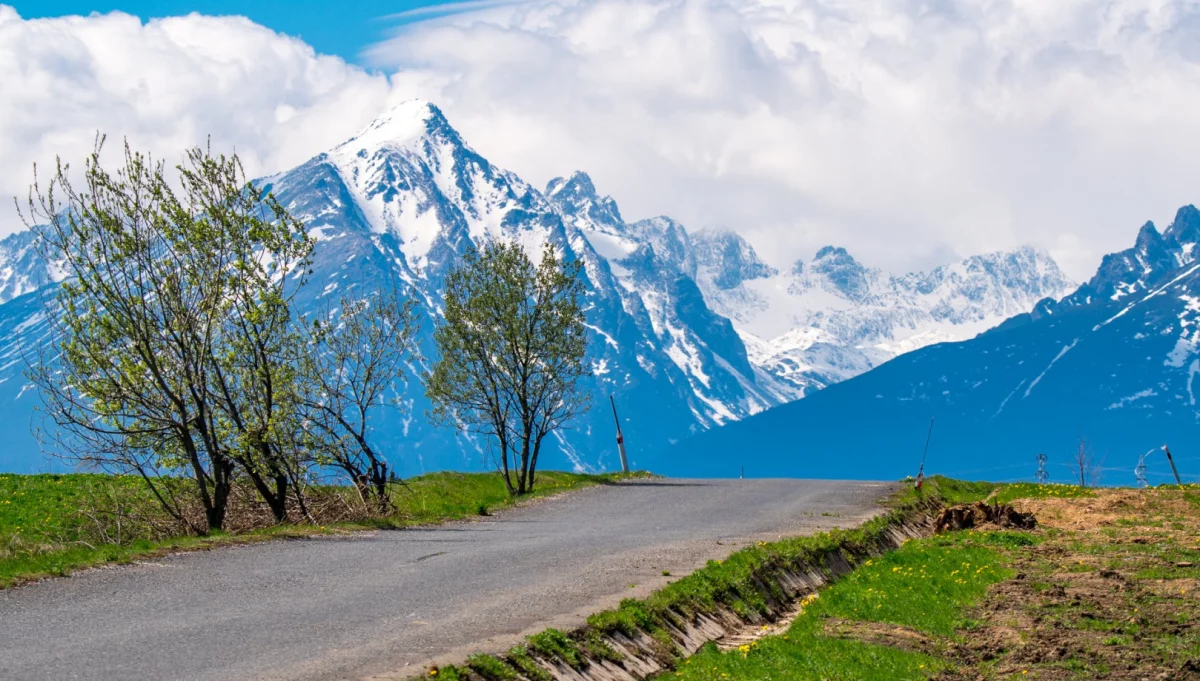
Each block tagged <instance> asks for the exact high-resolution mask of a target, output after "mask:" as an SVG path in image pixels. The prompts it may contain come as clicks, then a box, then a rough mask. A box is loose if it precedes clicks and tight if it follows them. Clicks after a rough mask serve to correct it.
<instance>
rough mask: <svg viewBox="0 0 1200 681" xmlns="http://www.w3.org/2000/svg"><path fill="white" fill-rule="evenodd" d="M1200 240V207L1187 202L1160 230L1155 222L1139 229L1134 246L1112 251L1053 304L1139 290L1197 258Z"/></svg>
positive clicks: (1084, 301)
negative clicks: (1074, 288)
mask: <svg viewBox="0 0 1200 681" xmlns="http://www.w3.org/2000/svg"><path fill="white" fill-rule="evenodd" d="M1197 243H1200V211H1198V210H1196V207H1195V206H1191V205H1188V206H1184V207H1182V208H1180V209H1179V210H1178V211H1177V212H1176V213H1175V219H1174V220H1173V221H1172V222H1171V225H1170V226H1169V227H1167V229H1166V231H1165V232H1162V233H1160V232H1159V231H1158V228H1157V227H1155V226H1154V223H1153V222H1147V223H1146V224H1144V225H1142V228H1141V229H1140V230H1138V235H1137V240H1136V241H1135V242H1134V245H1133V247H1131V248H1127V249H1125V250H1123V251H1118V252H1116V253H1110V254H1108V255H1106V256H1104V258H1103V259H1102V260H1101V261H1100V267H1099V268H1098V269H1097V270H1096V274H1095V275H1093V276H1092V278H1091V279H1090V280H1088V282H1087V283H1086V284H1084V285H1083V286H1080V287H1079V289H1078V290H1077V291H1076V292H1075V293H1073V294H1071V295H1070V296H1068V297H1066V298H1064V299H1063V300H1062V301H1060V302H1059V303H1057V304H1055V305H1052V306H1050V309H1051V310H1053V309H1055V308H1057V307H1059V306H1067V307H1074V306H1076V305H1087V304H1090V303H1092V302H1094V301H1097V300H1120V299H1121V298H1124V297H1126V296H1129V295H1132V294H1135V293H1140V292H1142V291H1145V290H1147V289H1148V288H1150V287H1152V286H1154V285H1155V284H1156V283H1157V282H1159V281H1161V280H1162V278H1163V277H1165V276H1166V275H1167V274H1168V273H1169V272H1171V271H1173V270H1175V269H1176V268H1178V267H1180V266H1183V265H1186V264H1188V263H1191V262H1194V261H1195V260H1196V257H1197V255H1200V254H1198V253H1197V252H1196V244H1197Z"/></svg>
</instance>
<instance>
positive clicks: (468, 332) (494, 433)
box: [425, 242, 589, 495]
mask: <svg viewBox="0 0 1200 681" xmlns="http://www.w3.org/2000/svg"><path fill="white" fill-rule="evenodd" d="M579 273H580V264H579V262H578V261H575V262H570V263H568V262H565V261H564V260H563V259H562V258H561V257H560V256H559V254H558V252H557V250H556V249H555V248H554V246H553V245H548V246H547V247H546V249H545V250H544V251H543V253H542V258H541V262H540V263H539V264H537V265H534V264H533V262H532V261H531V260H530V259H529V256H527V255H526V254H525V252H524V251H523V250H522V249H521V247H520V246H519V245H517V244H513V243H505V242H494V243H491V244H488V245H487V246H486V247H485V248H484V250H483V251H482V252H481V253H477V252H471V253H468V254H467V256H466V257H465V258H464V260H463V262H462V264H461V265H460V266H459V267H457V268H455V269H454V270H453V271H452V272H451V273H450V274H449V276H448V277H447V278H446V293H445V314H444V320H443V321H442V322H441V323H440V324H438V326H437V328H436V329H435V331H434V341H435V342H436V344H437V347H438V350H439V352H440V357H439V359H438V361H437V363H436V364H435V365H434V367H433V371H432V373H431V374H430V375H429V377H428V379H427V380H426V384H425V390H426V394H427V395H428V396H429V398H430V400H431V401H432V403H433V409H432V416H433V417H434V418H435V419H436V420H439V421H441V422H443V423H449V424H452V425H455V426H457V427H462V428H466V429H468V430H471V431H473V432H476V433H480V434H483V435H485V436H487V437H489V438H490V439H491V440H492V441H493V443H494V444H495V445H496V446H497V449H498V451H499V456H498V463H499V468H500V470H501V472H502V473H503V475H504V481H505V484H506V485H507V486H508V491H509V493H510V494H513V495H518V494H524V493H526V492H528V491H531V490H532V489H533V486H534V484H535V481H536V479H537V461H538V456H539V454H540V452H541V448H542V443H543V440H544V439H545V437H546V436H547V435H549V434H550V433H552V432H554V431H556V430H558V429H560V428H562V427H563V426H564V425H565V424H567V423H568V422H569V421H570V420H571V419H573V418H575V417H576V416H578V415H579V414H581V413H583V412H584V411H586V409H587V407H588V404H589V402H588V395H587V393H586V391H585V390H584V389H583V388H582V387H581V386H580V385H579V379H580V378H582V377H583V376H584V375H585V365H584V356H585V354H586V352H587V335H586V331H587V327H586V326H585V323H584V315H583V308H582V307H581V305H580V298H581V297H582V294H583V281H582V279H581V278H580V274H579Z"/></svg>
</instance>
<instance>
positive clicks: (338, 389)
mask: <svg viewBox="0 0 1200 681" xmlns="http://www.w3.org/2000/svg"><path fill="white" fill-rule="evenodd" d="M418 328H419V326H418V323H417V317H416V305H415V303H414V302H413V301H412V300H405V299H403V298H402V297H401V295H400V289H399V287H398V286H397V285H396V284H395V283H394V282H393V283H392V284H391V285H389V286H388V287H386V288H385V289H383V290H382V291H380V292H379V293H377V294H374V295H372V296H371V297H369V298H363V299H350V298H346V297H343V298H342V299H341V300H340V301H339V303H338V306H337V307H336V308H334V309H333V310H329V309H327V310H325V311H324V312H323V314H322V315H321V316H319V317H318V318H316V319H315V320H314V321H313V324H312V338H311V341H310V343H309V346H308V350H307V351H306V352H305V354H304V356H303V357H302V359H301V362H300V366H301V367H302V372H303V376H304V380H303V384H304V386H305V387H306V390H307V392H306V394H305V396H304V398H303V405H304V407H305V409H306V413H307V415H308V421H309V424H310V425H309V430H310V431H311V432H312V433H313V434H314V435H315V436H316V437H317V438H318V441H317V442H315V443H314V445H313V449H314V451H316V452H318V453H319V456H318V462H319V463H321V464H326V465H332V466H336V467H337V468H340V469H341V470H342V471H344V472H345V473H346V474H347V475H348V476H349V477H350V480H351V481H352V482H353V483H354V485H355V486H356V487H357V488H358V491H359V494H360V495H361V496H362V499H363V501H364V502H367V503H370V501H371V498H372V496H374V499H375V501H376V503H377V504H378V506H379V508H380V510H381V511H385V512H386V511H387V510H388V509H389V508H390V506H391V501H390V499H389V497H388V481H389V478H390V475H389V474H390V473H391V470H392V469H391V468H389V466H388V460H387V457H386V456H385V455H384V453H383V452H381V451H379V450H378V449H377V448H376V446H375V445H373V444H372V443H371V437H370V430H371V429H370V421H371V418H372V416H373V415H374V414H376V413H377V412H378V411H379V410H380V408H381V407H387V406H392V407H395V406H397V403H398V400H397V399H391V400H387V399H385V396H386V394H387V392H388V391H389V390H392V389H394V387H395V385H396V384H397V382H399V381H401V380H403V379H404V366H405V361H406V360H407V359H410V358H412V357H413V356H415V355H416V347H415V344H414V339H415V337H416V334H417V330H418Z"/></svg>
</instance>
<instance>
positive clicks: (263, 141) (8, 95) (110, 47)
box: [0, 5, 391, 236]
mask: <svg viewBox="0 0 1200 681" xmlns="http://www.w3.org/2000/svg"><path fill="white" fill-rule="evenodd" d="M390 93H391V85H390V83H389V81H388V79H387V78H386V77H383V76H380V75H371V74H368V73H367V72H365V71H364V70H362V69H361V68H358V67H355V66H349V65H347V64H346V63H345V62H343V61H342V60H341V59H339V58H337V57H329V56H323V55H316V54H314V53H313V50H312V48H311V47H309V46H308V45H306V44H305V43H303V42H302V41H299V40H296V39H293V38H289V37H287V36H283V35H280V34H277V33H275V32H273V31H271V30H269V29H267V28H264V27H262V26H259V25H257V24H254V23H253V22H251V21H249V20H248V19H245V18H239V17H206V16H200V15H196V14H192V15H189V16H186V17H176V18H169V19H162V20H154V21H150V22H148V23H144V24H143V23H142V22H141V21H140V20H139V19H137V18H136V17H132V16H129V15H126V14H120V13H113V14H108V15H92V16H89V17H65V18H59V19H42V20H24V19H22V18H20V17H19V16H18V15H17V13H16V11H15V10H13V9H12V8H11V7H6V6H3V5H0V196H3V204H0V236H2V235H4V234H6V233H8V232H11V231H13V230H15V229H17V228H19V227H20V223H19V221H18V220H17V218H16V214H15V211H14V210H13V209H12V199H11V197H12V196H14V195H17V196H19V197H21V198H24V196H25V195H26V192H27V191H28V186H29V183H30V181H31V180H32V166H33V164H34V163H35V162H36V163H38V164H39V166H43V167H45V166H49V165H51V164H52V163H53V162H54V158H55V155H61V156H62V157H63V159H64V160H66V161H68V162H74V163H76V164H78V163H80V162H81V161H82V159H83V158H84V156H85V155H86V154H87V153H88V152H89V151H91V149H92V145H93V141H94V137H95V135H96V132H97V131H102V132H104V133H105V134H107V135H108V136H109V138H110V140H109V144H112V143H113V142H117V143H118V144H119V142H120V138H122V137H125V136H127V137H128V138H129V140H130V142H131V143H132V144H133V145H134V146H135V147H136V148H139V149H149V150H152V151H154V152H155V153H156V154H158V155H159V156H160V157H161V158H163V159H164V160H166V161H168V162H169V163H175V162H178V161H179V160H180V158H181V155H182V152H183V149H184V148H186V147H187V146H190V145H194V144H200V143H203V142H204V141H205V138H206V137H207V136H208V135H212V139H213V144H214V145H215V146H216V147H218V148H219V149H220V150H222V151H227V150H231V149H236V150H237V151H238V153H239V155H240V156H241V157H242V159H243V162H244V163H245V164H246V166H247V170H248V171H250V172H252V173H265V172H272V171H275V170H281V169H284V168H287V167H290V166H292V165H296V164H298V163H301V162H303V161H304V160H306V159H308V158H310V157H311V156H313V155H314V154H316V153H318V152H319V151H321V150H323V149H325V148H328V147H331V146H333V145H334V144H337V143H338V142H341V141H342V140H344V139H345V138H346V137H348V136H349V135H350V134H352V132H353V131H354V130H355V129H356V128H358V127H359V126H361V125H363V124H365V123H366V122H369V121H370V120H371V118H373V117H374V116H375V115H376V114H377V113H378V112H379V111H380V110H382V109H383V108H384V107H385V106H387V104H388V97H389V95H390ZM111 151H113V156H114V157H115V156H116V149H115V148H113V149H112V150H111Z"/></svg>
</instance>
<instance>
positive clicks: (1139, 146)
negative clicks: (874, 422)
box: [0, 0, 1200, 280]
mask: <svg viewBox="0 0 1200 681" xmlns="http://www.w3.org/2000/svg"><path fill="white" fill-rule="evenodd" d="M93 3H95V4H93ZM498 4H503V5H506V6H505V7H497V6H496V5H498ZM9 5H13V7H11V8H10V7H9ZM508 5H511V6H508ZM431 8H432V11H420V10H430V9H431ZM114 9H116V10H122V11H124V12H126V13H127V14H123V15H113V14H110V12H112V11H113V10H114ZM414 10H418V11H417V12H416V13H414ZM189 12H196V13H197V14H196V15H192V16H179V15H181V14H182V15H187V14H188V13H189ZM406 12H407V14H406ZM92 13H97V14H94V15H92V16H88V15H89V14H92ZM448 13H453V14H454V15H455V20H453V21H424V20H423V19H427V18H431V17H437V16H440V15H443V14H448ZM65 15H84V16H85V17H86V18H85V19H83V20H76V19H71V20H64V19H56V18H55V17H62V16H65ZM130 15H133V16H135V17H140V18H142V19H143V20H148V19H151V18H156V17H170V16H174V17H175V18H173V19H172V20H170V21H165V22H148V21H143V22H139V21H137V20H135V19H131V18H129V16H130ZM205 15H208V16H205ZM212 15H225V16H224V17H222V16H216V17H214V16H212ZM229 15H240V16H246V17H248V18H249V19H250V21H234V20H230V19H229V18H228V16H229ZM22 17H23V18H24V19H22ZM35 18H36V20H34V19H35ZM283 35H286V36H293V37H296V38H299V40H295V39H291V38H289V39H283V38H281V37H280V36H283ZM1197 45H1200V3H1198V2H1197V0H1066V1H1059V2H1046V0H1012V1H1011V2H1006V1H1001V2H979V0H939V1H938V2H933V3H914V2H913V1H912V0H876V1H874V2H850V3H840V2H833V3H831V2H829V0H468V1H467V2H460V3H459V4H451V3H446V2H444V1H442V0H396V1H395V2H367V1H365V0H321V1H320V2H316V1H314V0H292V1H285V0H238V1H237V2H234V1H233V0H160V1H158V2H152V1H151V0H58V1H57V2H55V1H53V0H0V236H3V235H4V234H6V233H8V232H11V231H14V230H15V229H18V228H20V227H21V224H20V221H19V220H17V218H16V215H15V211H13V210H11V201H8V200H7V199H6V198H5V197H12V196H16V195H23V194H24V193H25V191H26V190H27V189H28V182H29V176H30V168H31V166H32V164H34V163H42V164H44V163H48V162H51V161H52V159H54V158H55V156H62V157H64V158H67V159H80V158H83V157H84V156H85V155H86V154H87V153H88V152H89V151H91V149H92V145H93V141H94V138H95V134H96V132H97V131H103V132H105V133H107V134H108V135H109V137H110V139H119V138H122V137H126V138H128V139H130V140H132V141H133V142H134V143H135V144H136V145H138V146H139V148H142V149H145V150H148V151H152V152H154V153H155V154H157V155H159V156H161V157H170V155H172V154H178V153H179V150H180V149H183V148H186V147H187V146H189V145H192V144H197V143H202V142H204V140H206V139H208V138H209V136H211V137H212V139H214V140H219V141H220V142H221V144H222V145H223V146H224V148H228V149H236V150H237V151H238V153H239V155H240V156H241V158H242V160H243V162H245V163H246V164H247V168H248V170H249V171H250V172H251V173H252V174H256V175H268V174H271V173H276V172H280V171H283V170H287V169H288V168H291V167H294V166H295V165H297V164H299V163H303V162H304V161H306V160H308V159H310V158H312V157H313V156H315V155H316V154H319V153H321V152H322V151H325V150H328V149H329V148H331V147H333V146H335V145H337V144H339V143H340V142H343V141H345V140H346V139H348V138H349V137H351V136H353V135H354V134H356V132H357V131H359V130H360V129H361V128H362V127H363V126H365V125H367V124H369V123H370V122H371V120H372V119H373V118H374V117H376V116H378V115H379V114H380V113H381V112H383V111H386V110H387V109H389V108H391V107H393V106H395V105H396V104H397V103H399V102H401V101H404V100H406V99H412V98H419V99H423V100H428V101H430V102H433V103H435V104H437V105H438V106H439V107H440V108H441V109H442V110H443V111H444V112H445V114H446V116H447V117H448V118H449V119H450V121H451V122H452V123H453V125H454V126H455V128H456V129H457V130H459V132H460V133H461V134H462V135H463V136H464V138H465V139H467V140H468V141H469V142H470V143H471V145H472V146H473V147H474V148H475V149H476V150H477V151H478V152H479V153H480V154H482V155H483V156H484V157H485V158H487V159H488V160H489V161H491V162H493V163H496V164H497V165H498V166H500V167H502V168H506V169H508V170H511V171H513V172H515V173H516V174H517V175H519V176H520V177H522V178H523V179H525V180H527V181H529V182H531V183H532V184H534V185H544V183H545V182H546V181H548V180H549V179H551V178H553V177H556V176H559V175H564V174H569V173H570V172H572V171H574V170H578V169H582V170H586V171H587V172H588V173H589V174H590V175H591V176H592V178H593V180H594V181H595V182H596V186H597V187H598V188H599V189H600V191H602V192H604V193H608V194H612V195H613V197H614V198H615V199H616V200H617V201H618V202H619V203H620V206H621V210H622V213H624V214H626V216H627V217H635V218H637V217H647V216H653V215H663V214H665V215H670V216H671V217H673V218H676V219H678V220H679V221H680V222H682V223H683V224H684V225H686V226H687V227H688V228H689V229H701V228H704V227H720V228H729V229H734V230H735V231H737V232H738V233H740V234H742V235H743V236H745V237H747V238H748V239H749V240H750V241H751V243H752V244H753V245H754V247H755V248H756V250H758V252H759V253H760V254H763V256H764V258H765V259H766V260H767V261H768V263H769V264H771V265H773V266H775V267H778V268H780V269H785V268H790V267H791V266H792V263H793V262H794V261H795V260H796V259H797V258H806V259H807V258H811V257H812V254H813V253H814V252H815V251H816V250H817V249H818V248H821V247H823V246H826V245H829V244H834V245H839V246H844V247H846V248H847V250H849V251H850V252H851V253H852V254H854V256H855V257H856V258H858V259H859V260H860V261H862V262H863V263H865V264H867V265H870V266H877V267H882V268H884V269H886V270H890V271H894V272H906V271H911V270H913V269H924V268H929V267H931V266H935V265H940V264H944V263H946V262H949V261H951V260H953V259H956V258H957V257H961V256H967V255H972V254H977V253H986V252H991V251H996V250H1001V249H1011V248H1014V247H1016V246H1019V245H1021V244H1026V243H1028V244H1033V245H1035V246H1037V247H1039V248H1043V249H1046V250H1048V251H1049V252H1050V253H1051V254H1052V255H1053V256H1054V257H1055V258H1056V259H1057V260H1058V261H1059V264H1060V265H1062V266H1063V268H1064V269H1065V270H1066V271H1067V273H1068V274H1069V275H1070V276H1072V277H1073V278H1075V279H1077V280H1078V279H1085V278H1087V277H1090V276H1091V275H1092V273H1094V272H1095V269H1096V265H1097V263H1099V261H1100V257H1101V256H1102V255H1103V254H1105V253H1109V252H1113V251H1116V250H1119V249H1123V248H1126V247H1128V246H1129V244H1131V243H1132V241H1133V237H1134V235H1136V233H1137V229H1138V227H1139V226H1140V225H1141V224H1142V223H1144V222H1145V221H1146V219H1148V218H1150V219H1154V220H1155V222H1156V223H1158V225H1159V226H1160V227H1165V226H1166V225H1167V223H1169V222H1170V218H1171V216H1173V215H1174V213H1175V210H1176V209H1177V208H1178V207H1179V206H1181V205H1183V204H1185V203H1193V202H1200V201H1198V199H1200V194H1198V193H1197V191H1198V186H1200V185H1198V184H1197V182H1198V181H1200V180H1198V178H1200V174H1198V173H1197V170H1196V168H1197V164H1196V159H1197V158H1200V129H1198V128H1197V126H1196V123H1195V112H1196V111H1197V110H1200V50H1197V49H1196V46H1197ZM309 46H311V47H309ZM313 49H315V50H316V52H317V53H318V54H332V55H338V56H340V57H342V58H345V59H346V60H347V62H346V63H342V62H341V61H340V60H337V59H318V58H314V56H313V54H312V50H313ZM364 50H369V53H367V54H368V55H369V56H363V55H364Z"/></svg>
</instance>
